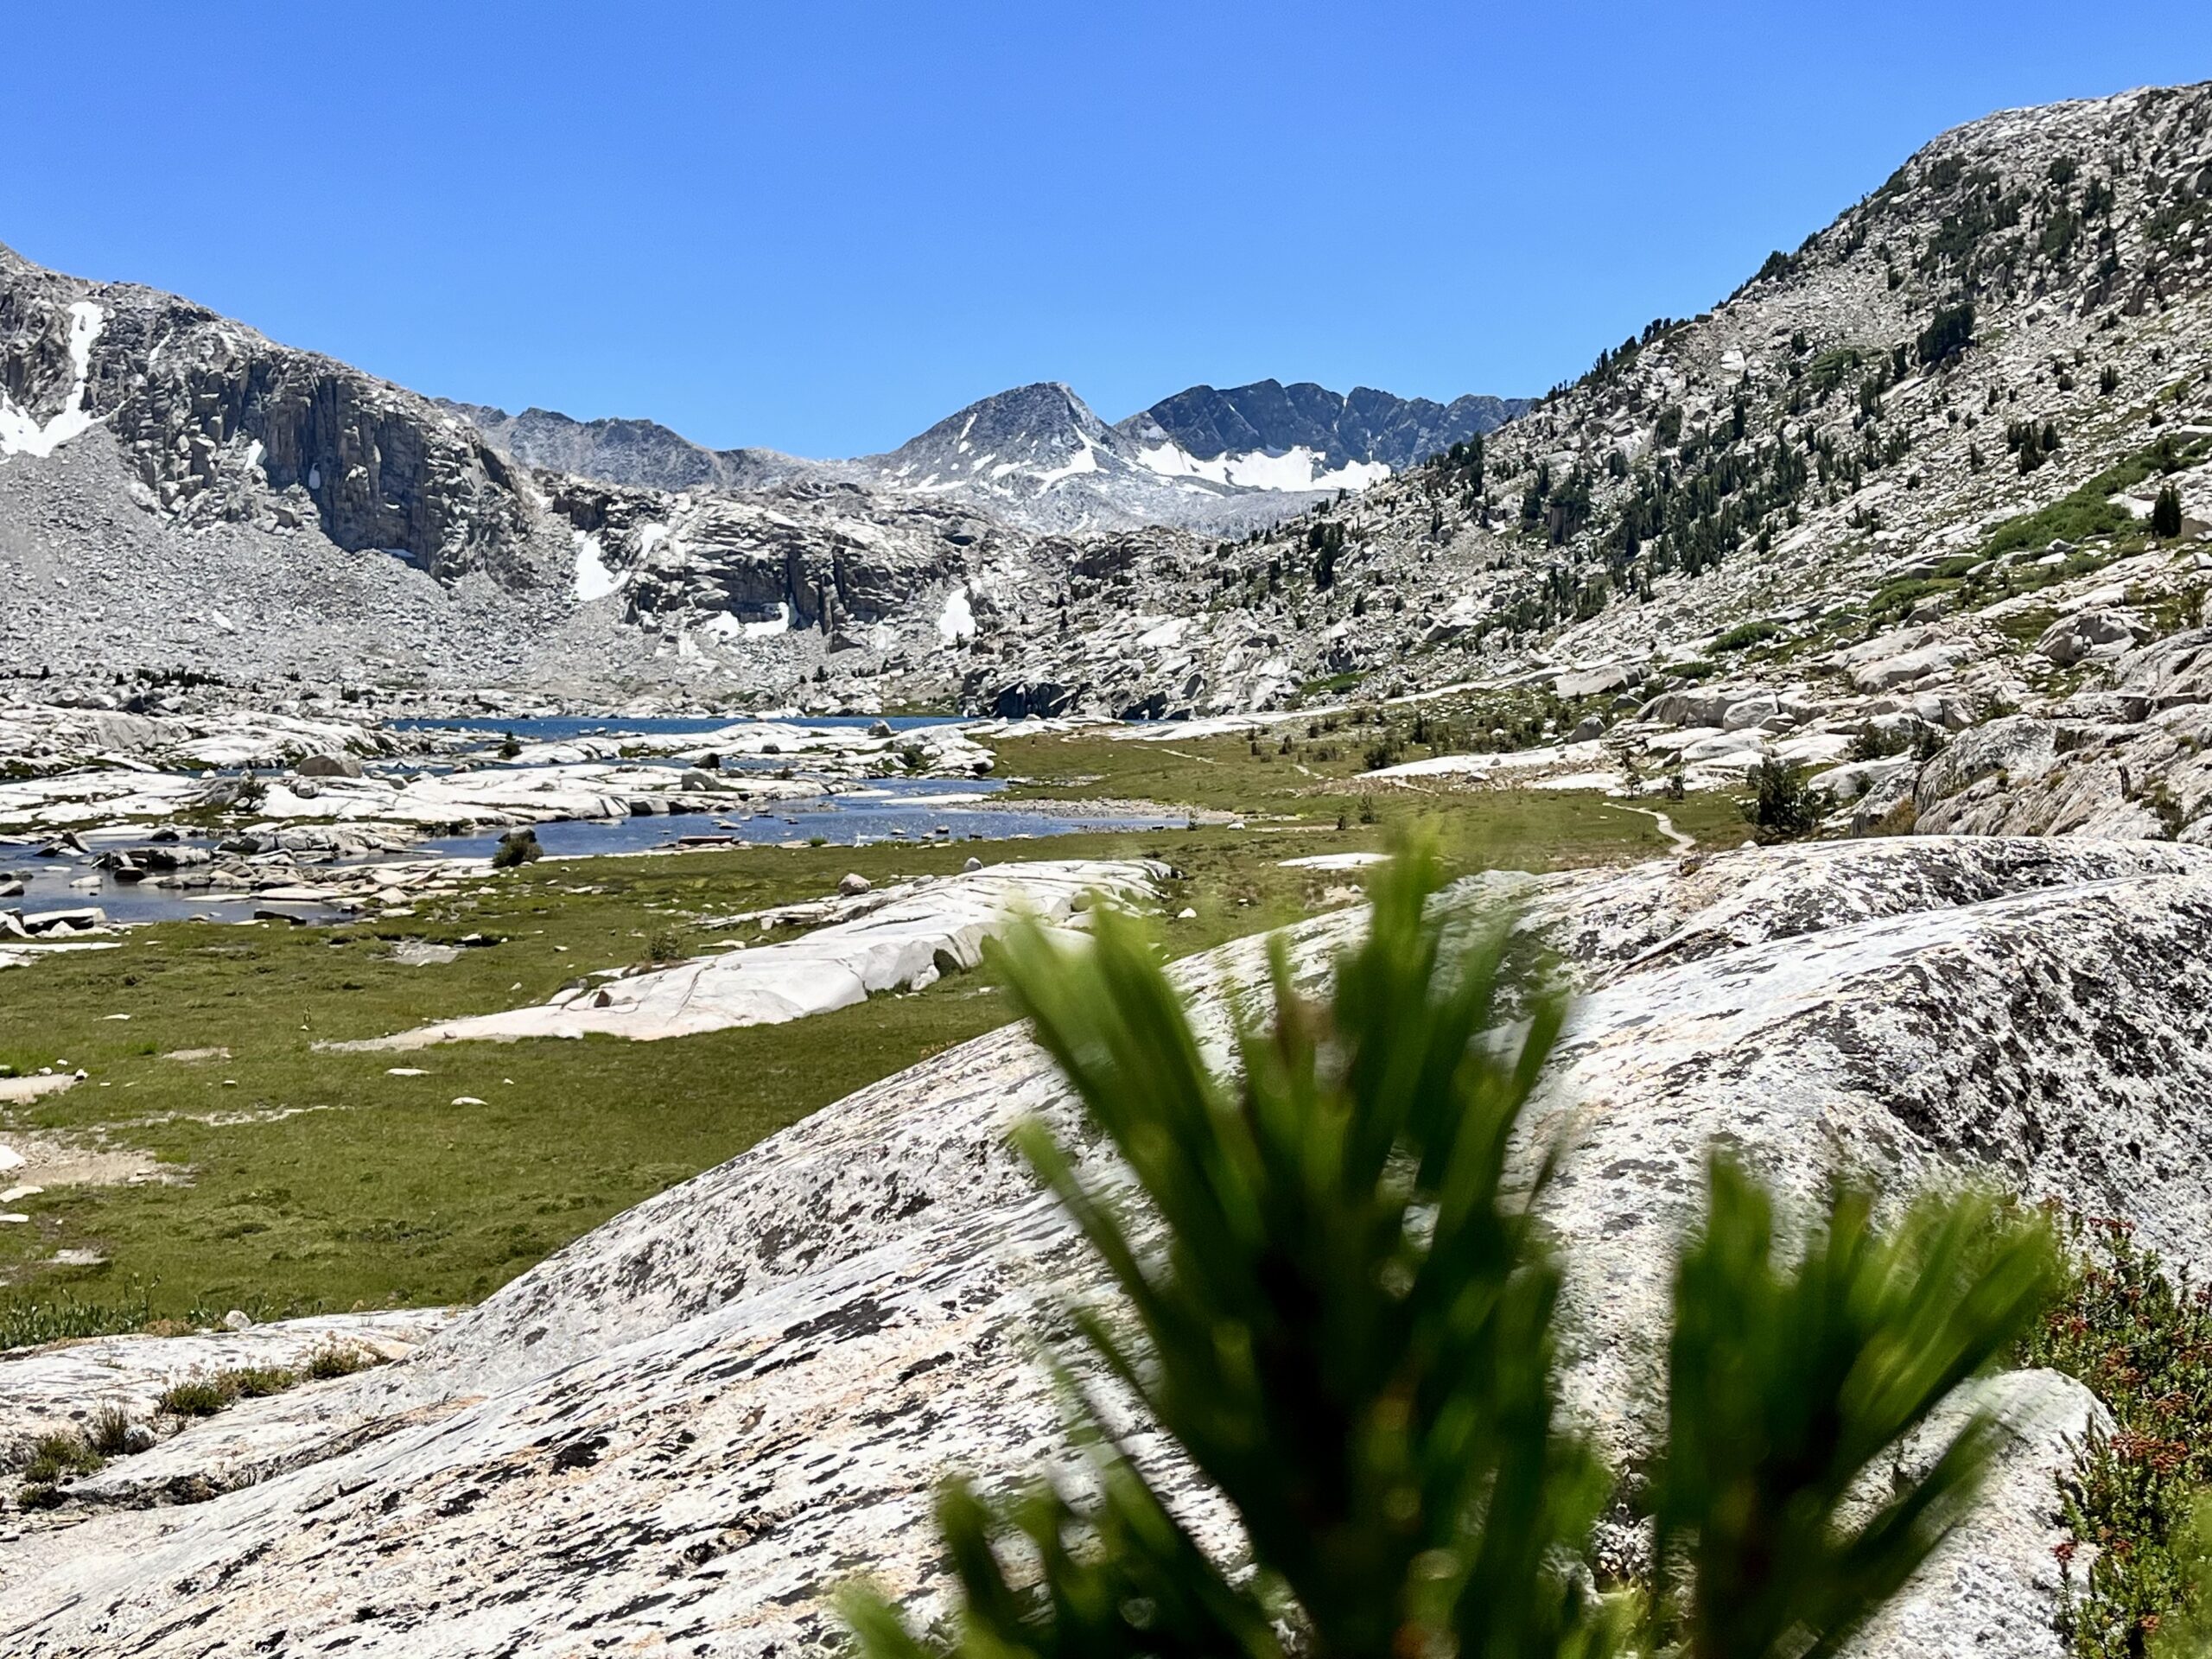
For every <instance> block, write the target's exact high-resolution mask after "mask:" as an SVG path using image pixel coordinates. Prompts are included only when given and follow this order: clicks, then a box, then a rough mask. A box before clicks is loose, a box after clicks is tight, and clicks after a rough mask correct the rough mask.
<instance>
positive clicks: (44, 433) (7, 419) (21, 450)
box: [0, 300, 107, 458]
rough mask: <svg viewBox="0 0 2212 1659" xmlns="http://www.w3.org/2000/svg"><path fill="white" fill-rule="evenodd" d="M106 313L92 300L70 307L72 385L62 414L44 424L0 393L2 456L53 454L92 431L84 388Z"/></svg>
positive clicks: (2, 392)
mask: <svg viewBox="0 0 2212 1659" xmlns="http://www.w3.org/2000/svg"><path fill="white" fill-rule="evenodd" d="M106 321H107V313H106V312H105V311H104V310H102V309H101V308H100V307H99V305H97V304H96V303H94V302H92V301H91V300H76V301H73V302H71V304H70V307H69V346H68V349H69V368H70V372H71V376H72V379H71V384H70V387H69V393H68V396H67V397H66V398H65V399H64V400H63V402H62V405H61V411H60V414H58V415H56V416H54V418H53V419H51V420H49V421H47V422H45V423H43V424H41V423H40V422H39V421H38V419H37V418H36V417H35V416H33V415H32V414H31V413H30V411H29V410H25V409H20V408H18V407H17V406H16V404H15V402H14V401H13V400H12V399H11V398H10V397H9V396H8V394H7V392H6V391H0V455H35V456H38V457H41V458H43V457H45V456H48V455H50V454H53V453H54V451H55V450H56V449H58V448H60V447H61V446H62V445H63V444H65V443H67V442H69V440H70V439H72V438H73V437H78V436H79V435H82V434H84V433H86V432H88V431H90V430H91V429H92V423H93V420H94V419H95V417H94V416H92V415H89V414H87V413H86V411H85V386H86V382H87V381H89V380H90V379H91V378H92V345H93V342H94V341H96V340H99V337H100V328H101V327H102V326H103V325H104V324H105V322H106Z"/></svg>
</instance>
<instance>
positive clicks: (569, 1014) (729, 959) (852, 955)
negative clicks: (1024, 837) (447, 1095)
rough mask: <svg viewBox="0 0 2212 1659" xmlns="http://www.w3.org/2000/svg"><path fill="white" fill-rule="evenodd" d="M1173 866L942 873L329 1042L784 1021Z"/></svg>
mask: <svg viewBox="0 0 2212 1659" xmlns="http://www.w3.org/2000/svg"><path fill="white" fill-rule="evenodd" d="M1166 873H1167V872H1166V866H1165V865H1160V864H1151V863H1146V862H1143V861H1135V860H1123V861H1097V860H1084V859H1061V860H1040V861H1036V862H1033V863H1017V864H1004V865H1000V866H998V867H997V868H992V869H986V870H975V871H970V872H968V873H966V874H960V875H952V876H947V877H945V878H944V880H933V879H931V878H929V877H924V878H923V879H922V880H920V881H918V882H914V883H911V884H909V885H908V886H907V887H906V888H905V889H903V890H900V891H897V892H893V893H884V894H882V895H880V900H881V902H880V903H877V904H874V905H871V906H868V910H867V913H865V914H862V915H860V916H857V917H855V918H854V919H852V920H850V921H841V922H836V923H833V924H831V925H829V926H827V927H823V928H818V929H817V930H816V931H813V932H811V933H809V934H806V935H804V937H802V938H796V939H789V940H786V941H785V942H784V943H782V944H768V945H762V946H759V947H757V948H755V949H751V950H731V951H726V952H724V953H722V954H721V955H719V956H712V957H699V958H697V959H696V960H694V961H691V962H684V963H676V964H675V965H673V966H671V967H668V968H660V969H652V970H651V971H649V972H645V973H641V974H633V975H631V976H628V977H626V978H622V979H617V980H613V981H611V982H608V983H607V984H604V985H600V986H586V987H583V988H579V989H575V990H571V991H564V992H563V993H562V994H561V995H559V996H558V997H556V999H555V1000H554V1001H550V1002H547V1003H543V1004H540V1005H539V1006H537V1007H528V1008H511V1009H509V1010H507V1011H506V1012H505V1013H503V1014H479V1015H477V1016H475V1017H474V1018H473V1019H467V1020H448V1021H447V1022H446V1023H445V1024H443V1025H436V1026H421V1027H416V1028H415V1029H414V1030H411V1031H403V1032H400V1033H397V1034H395V1035H393V1036H390V1037H378V1038H372V1039H368V1040H366V1041H363V1042H355V1043H341V1044H337V1045H334V1046H337V1047H341V1048H361V1049H410V1048H427V1047H429V1046H430V1045H432V1044H433V1043H453V1042H468V1041H489V1042H503V1043H507V1042H513V1041H515V1040H517V1039H519V1038H524V1037H582V1036H585V1035H587V1034H588V1033H594V1032H601V1033H607V1034H609V1035H612V1036H616V1037H627V1038H630V1039H632V1040H634V1041H638V1042H652V1041H657V1040H658V1039H661V1038H664V1037H683V1036H688V1035H692V1034H695V1033H699V1032H706V1031H726V1030H728V1029H729V1028H730V1027H733V1026H772V1025H780V1024H782V1023H784V1022H785V1020H802V1019H804V1018H805V1017H806V1016H807V1015H808V1014H827V1013H828V1012H829V1011H830V1010H831V1009H833V1008H844V1007H851V1006H852V1005H853V1004H854V1003H855V1002H864V1001H867V1000H868V998H869V997H870V996H872V995H880V994H882V993H884V992H887V991H915V990H920V989H922V988H925V987H926V986H930V985H933V984H935V983H936V982H937V981H938V979H939V978H940V977H941V976H943V975H944V974H946V973H959V972H964V971H965V970H967V969H971V968H974V967H976V966H977V965H978V964H979V963H982V959H983V941H984V940H985V939H987V938H992V937H994V936H995V935H997V934H1000V933H1002V932H1003V931H1005V930H1006V929H1007V926H1008V925H1011V924H1012V922H1013V921H1014V918H1016V917H1017V916H1020V915H1025V914H1026V915H1031V916H1034V917H1036V918H1038V919H1039V920H1040V921H1044V922H1047V923H1065V922H1066V921H1069V920H1070V919H1071V918H1074V917H1075V916H1076V915H1077V913H1078V912H1081V911H1082V910H1083V909H1084V906H1086V905H1088V904H1089V903H1090V899H1091V898H1092V897H1093V896H1094V895H1096V896H1103V897H1104V898H1106V899H1110V900H1111V901H1113V902H1114V903H1116V904H1119V905H1122V906H1140V905H1143V904H1145V903H1147V902H1148V901H1149V900H1150V899H1151V897H1152V894H1153V892H1154V887H1155V886H1156V885H1157V883H1158V882H1159V881H1160V880H1161V879H1162V878H1163V877H1164V876H1165V875H1166ZM862 886H863V887H865V886H866V883H862ZM860 896H861V895H858V894H853V895H849V897H852V898H858V897H860Z"/></svg>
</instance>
